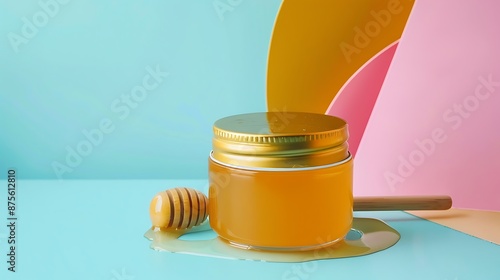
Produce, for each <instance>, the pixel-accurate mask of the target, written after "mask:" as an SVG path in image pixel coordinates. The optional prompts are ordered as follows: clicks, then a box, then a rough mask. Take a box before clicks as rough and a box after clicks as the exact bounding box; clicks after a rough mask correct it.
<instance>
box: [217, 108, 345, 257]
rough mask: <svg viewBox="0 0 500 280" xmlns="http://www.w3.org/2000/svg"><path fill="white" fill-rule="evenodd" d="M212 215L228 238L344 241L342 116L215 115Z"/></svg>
mask: <svg viewBox="0 0 500 280" xmlns="http://www.w3.org/2000/svg"><path fill="white" fill-rule="evenodd" d="M213 131H214V136H213V150H212V152H211V153H210V158H209V184H210V186H209V217H210V225H211V227H212V228H213V230H214V231H215V232H216V233H217V234H218V235H219V236H220V237H221V238H222V239H224V240H226V241H227V242H229V243H230V244H232V245H234V246H237V247H241V248H247V249H248V248H251V249H261V250H309V249H315V248H319V247H323V246H328V245H331V244H333V243H335V242H338V241H339V240H342V239H343V238H344V237H345V235H346V234H347V233H348V231H349V230H350V228H351V224H352V217H353V216H352V207H353V195H352V169H353V165H352V157H351V155H350V153H349V151H348V144H347V138H348V128H347V124H346V122H345V121H344V120H342V119H340V118H337V117H333V116H328V115H321V114H313V113H302V112H287V113H280V112H267V113H252V114H243V115H236V116H230V117H226V118H223V119H220V120H218V121H216V122H215V124H214V127H213Z"/></svg>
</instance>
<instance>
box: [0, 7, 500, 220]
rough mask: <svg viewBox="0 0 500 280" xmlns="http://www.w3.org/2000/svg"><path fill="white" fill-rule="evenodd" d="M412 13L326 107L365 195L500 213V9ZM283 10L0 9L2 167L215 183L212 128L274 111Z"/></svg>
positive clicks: (56, 174) (38, 173)
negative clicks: (339, 125)
mask: <svg viewBox="0 0 500 280" xmlns="http://www.w3.org/2000/svg"><path fill="white" fill-rule="evenodd" d="M318 3H319V2H318ZM387 3H390V1H388V2H387ZM401 3H402V4H401V5H403V6H404V7H411V5H413V8H412V10H411V14H410V17H409V19H408V22H407V24H406V26H405V28H404V31H403V35H402V37H401V39H400V40H399V42H397V45H392V46H391V47H389V48H387V49H385V50H384V51H382V52H380V53H378V54H377V55H375V56H373V58H372V59H371V60H369V61H367V63H366V64H365V65H364V66H363V67H362V68H360V69H359V70H358V72H356V73H355V75H354V76H352V77H350V78H349V79H348V80H346V84H345V85H344V87H342V89H341V91H340V92H339V93H338V96H337V97H336V98H335V100H331V102H332V103H330V104H322V107H324V108H326V107H328V106H329V105H330V106H329V107H328V110H327V111H326V112H324V109H323V112H324V113H329V114H336V115H339V116H341V117H344V118H346V119H347V120H348V121H349V122H350V123H351V127H352V132H353V133H352V139H351V141H352V144H353V151H354V152H356V165H355V186H354V189H355V194H356V195H412V194H449V195H451V196H452V197H453V199H454V203H455V204H454V205H455V206H456V207H464V208H481V209H491V210H500V193H499V185H500V180H499V177H498V174H497V173H498V172H497V170H499V169H500V159H499V158H500V157H499V156H500V146H499V143H500V129H499V125H498V118H499V115H498V108H499V105H500V98H498V93H499V92H500V87H499V86H498V83H499V82H498V81H500V67H499V65H500V55H499V52H498V50H499V49H500V36H498V32H497V30H496V29H497V27H498V26H500V22H499V20H498V19H497V18H496V11H498V9H499V8H500V7H499V4H498V3H497V2H496V1H493V0H491V1H483V2H482V4H481V5H477V3H476V2H474V1H465V0H464V1H451V0H447V1H439V2H434V1H416V2H415V4H413V3H412V1H401ZM280 4H281V1H278V0H276V1H265V0H259V1H257V0H252V1H243V0H232V1H229V0H228V1H208V0H206V1H149V2H147V3H140V4H139V3H132V2H129V1H125V2H119V1H106V2H100V1H85V2H82V1H63V0H60V1H56V0H47V1H40V2H35V1H30V2H2V3H1V4H0V19H1V20H0V34H3V38H4V39H3V40H0V62H1V67H0V126H1V127H2V137H0V156H1V159H2V160H0V169H1V170H7V169H8V168H16V169H17V170H18V174H19V177H20V178H23V179H169V178H170V179H172V178H177V179H195V178H199V179H205V178H206V169H207V167H206V166H207V163H206V161H207V155H208V151H209V150H210V146H211V142H210V139H211V126H212V124H213V122H214V121H215V120H217V119H218V118H220V117H223V116H227V115H232V114H237V113H245V112H255V111H265V110H266V109H267V108H266V67H267V56H268V51H269V47H270V43H271V33H272V29H273V25H274V22H275V19H276V15H277V14H278V9H279V6H280ZM379 4H380V3H379ZM382 4H384V3H382ZM384 5H385V4H384ZM382 6H383V5H382ZM378 9H379V8H377V11H378ZM365 10H366V11H365V12H366V15H370V12H371V11H370V9H368V8H366V9H365ZM394 18H396V17H394ZM370 20H371V19H370ZM389 26H390V25H389ZM343 28H345V29H346V30H350V29H352V26H345V27H343ZM339 30H340V29H339ZM381 34H383V32H382V33H381ZM381 36H382V35H381ZM375 39H376V38H374V40H375ZM361 53H362V54H363V52H361ZM312 55H315V56H321V55H322V54H321V53H319V52H316V53H313V54H312ZM336 71H342V69H340V70H336ZM386 74H387V75H386ZM488 80H489V81H490V82H485V81H488ZM348 81H349V82H348ZM367 85H368V86H370V87H369V88H366V86H367ZM478 87H479V89H478ZM379 88H380V90H379ZM476 92H478V93H477V94H478V95H477V96H476ZM360 93H366V94H367V96H366V98H365V97H363V95H362V94H360ZM313 95H314V93H311V96H313ZM373 104H374V105H373ZM457 106H459V107H460V106H461V107H460V108H462V109H460V108H459V107H457ZM463 108H465V109H463ZM372 109H373V111H372V113H371V115H370V113H369V112H370V111H371V110H372ZM457 110H465V111H457ZM363 133H364V134H363ZM428 139H431V140H428ZM429 141H433V142H432V143H430V142H429ZM5 176H6V173H5V172H0V178H5Z"/></svg>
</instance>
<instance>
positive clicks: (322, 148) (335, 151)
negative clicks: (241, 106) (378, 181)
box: [212, 112, 349, 168]
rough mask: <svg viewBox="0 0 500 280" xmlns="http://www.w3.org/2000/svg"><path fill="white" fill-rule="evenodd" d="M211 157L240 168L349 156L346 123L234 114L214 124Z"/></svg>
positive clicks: (324, 118) (295, 164)
mask: <svg viewBox="0 0 500 280" xmlns="http://www.w3.org/2000/svg"><path fill="white" fill-rule="evenodd" d="M213 131H214V137H213V141H212V143H213V151H212V157H213V158H214V159H215V160H216V161H219V162H221V163H223V164H228V165H234V166H240V167H263V168H297V167H312V166H321V165H328V164H332V163H336V162H339V161H342V160H344V159H346V158H347V157H348V156H349V151H348V144H347V138H348V136H349V133H348V127H347V123H346V122H345V121H344V120H343V119H340V118H338V117H333V116H329V115H322V114H314V113H303V112H267V113H251V114H242V115H235V116H230V117H226V118H222V119H220V120H218V121H216V122H215V124H214V127H213Z"/></svg>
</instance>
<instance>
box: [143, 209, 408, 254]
mask: <svg viewBox="0 0 500 280" xmlns="http://www.w3.org/2000/svg"><path fill="white" fill-rule="evenodd" d="M352 227H353V228H352V229H351V231H350V232H349V234H348V235H347V236H346V238H345V239H344V240H342V241H340V242H337V243H336V244H333V245H331V246H328V247H323V248H320V249H314V250H309V251H261V250H252V249H242V248H236V247H233V246H231V245H229V243H227V242H226V241H224V240H223V239H221V238H218V237H215V238H213V239H210V240H180V239H179V237H181V236H182V235H184V234H187V233H193V232H200V231H205V230H211V229H210V225H209V223H208V222H207V221H205V222H204V223H203V224H201V225H199V226H197V227H194V228H191V229H189V230H176V231H168V232H166V231H154V230H152V229H150V230H148V231H147V232H146V233H145V234H144V236H145V237H146V238H147V239H149V240H151V248H152V249H154V250H158V251H168V252H173V253H182V254H191V255H202V256H207V257H215V258H226V259H239V260H255V261H268V262H304V261H311V260H323V259H335V258H347V257H356V256H363V255H368V254H372V253H375V252H378V251H382V250H384V249H387V248H389V247H391V246H392V245H394V244H396V242H398V240H399V238H400V235H399V233H398V232H397V231H396V230H395V229H393V228H391V227H390V226H389V225H387V224H386V223H384V222H382V221H380V220H377V219H372V218H354V220H353V225H352Z"/></svg>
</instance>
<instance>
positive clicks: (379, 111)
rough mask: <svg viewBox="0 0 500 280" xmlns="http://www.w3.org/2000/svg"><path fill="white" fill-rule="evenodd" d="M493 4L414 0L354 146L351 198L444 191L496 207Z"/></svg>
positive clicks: (499, 102) (497, 35)
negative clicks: (370, 112) (363, 128)
mask: <svg viewBox="0 0 500 280" xmlns="http://www.w3.org/2000/svg"><path fill="white" fill-rule="evenodd" d="M498 11H500V2H499V1H493V0H492V1H481V2H480V3H479V2H476V1H453V0H446V1H417V2H416V3H415V6H414V8H413V11H412V14H411V16H410V19H409V21H408V24H407V27H406V29H405V32H404V34H403V36H402V38H401V40H400V42H399V46H398V49H397V51H396V54H395V56H394V59H393V61H392V64H391V67H390V69H389V72H388V73H387V77H386V80H385V82H384V85H383V86H382V89H381V92H380V94H379V97H378V100H377V102H376V104H375V107H374V108H373V112H372V115H371V118H370V120H369V122H368V125H367V127H366V130H365V134H364V136H363V138H362V141H361V143H360V146H359V149H358V152H357V156H356V162H355V186H354V188H355V195H417V194H429V195H431V194H448V195H451V196H452V198H453V199H454V206H455V207H462V208H475V209H490V210H497V211H500V31H499V27H500V17H499V16H498ZM488 80H490V82H487V81H488ZM431 139H432V140H431Z"/></svg>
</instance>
